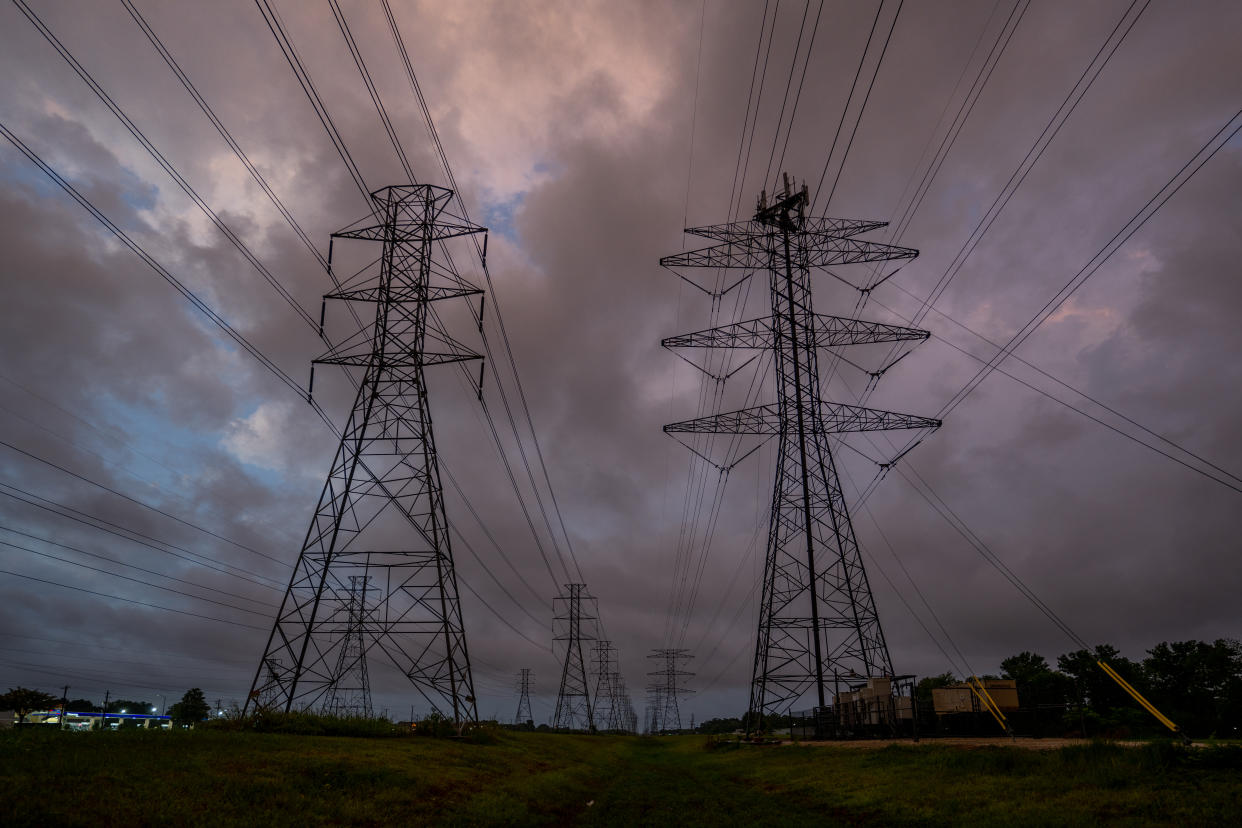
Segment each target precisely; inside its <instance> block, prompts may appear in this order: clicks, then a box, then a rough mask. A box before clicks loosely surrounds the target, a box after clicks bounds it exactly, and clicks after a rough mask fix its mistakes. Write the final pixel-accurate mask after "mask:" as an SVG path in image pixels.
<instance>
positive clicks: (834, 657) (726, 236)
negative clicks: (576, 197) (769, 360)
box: [660, 176, 940, 728]
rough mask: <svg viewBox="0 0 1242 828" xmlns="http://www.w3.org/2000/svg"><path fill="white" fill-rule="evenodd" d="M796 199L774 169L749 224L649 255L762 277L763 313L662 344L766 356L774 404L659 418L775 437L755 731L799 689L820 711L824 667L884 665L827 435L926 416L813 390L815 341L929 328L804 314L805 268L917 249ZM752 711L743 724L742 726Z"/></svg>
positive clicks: (902, 337) (922, 334)
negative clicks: (774, 182)
mask: <svg viewBox="0 0 1242 828" xmlns="http://www.w3.org/2000/svg"><path fill="white" fill-rule="evenodd" d="M808 204H809V198H808V192H807V189H806V186H805V185H803V187H802V189H801V191H798V192H793V191H791V189H790V185H789V177H788V176H785V186H784V192H783V193H781V194H779V195H778V196H775V197H774V200H773V201H772V203H769V202H768V197H767V193H766V192H765V193H763V194H762V195H761V196H760V199H759V205H758V209H757V210H756V212H755V216H754V218H753V219H752V220H749V221H738V222H731V223H728V224H719V225H713V226H710V227H696V228H690V229H687V230H686V232H687V233H689V234H692V235H695V236H700V237H704V238H708V239H712V240H714V241H715V242H717V243H716V244H714V245H711V246H709V247H705V248H702V249H698V250H693V251H689V252H686V253H680V254H678V255H675V256H668V257H665V258H663V259H661V260H660V264H661V265H663V266H664V267H667V268H670V269H672V270H673V271H674V272H675V273H677V272H678V271H679V269H681V268H712V269H716V268H736V269H743V270H746V271H749V272H751V273H755V272H763V271H766V272H767V275H768V286H769V292H770V294H771V308H772V313H771V315H770V316H767V317H764V318H761V319H751V320H748V321H745V322H739V323H736V324H731V325H724V326H721V327H717V328H711V329H708V330H703V331H698V332H695V333H690V334H684V335H682V336H675V337H670V338H668V339H665V340H664V341H663V343H662V344H663V345H664V346H665V347H666V348H749V349H766V350H769V351H771V352H772V353H773V354H774V357H775V369H776V370H775V373H776V391H777V401H776V403H775V404H767V405H761V406H758V407H755V408H747V409H744V410H740V411H733V412H730V413H723V414H714V415H711V416H707V417H701V418H698V419H694V420H687V421H684V422H680V423H673V424H671V425H667V426H665V427H664V431H665V432H667V433H670V434H745V435H759V436H763V437H765V438H766V437H776V438H778V454H777V461H776V480H775V483H774V485H773V494H772V504H771V515H770V519H769V530H768V541H767V555H766V561H765V565H764V580H763V595H762V598H761V605H760V615H759V629H758V635H757V641H756V646H755V661H754V669H753V672H752V680H751V694H750V706H749V708H748V710H749V711H750V712H751V713H752V714H753V716H751V717H748V726H751V727H755V726H757V727H759V728H762V727H763V719H764V717H765V716H769V715H780V714H783V713H786V712H787V711H788V710H790V709H791V707H792V706H793V705H794V704H795V703H797V702H798V700H799V699H801V698H802V697H803V696H804V695H805V694H807V693H808V692H810V693H812V694H813V698H814V699H815V702H817V703H818V705H819V707H824V706H825V704H826V702H827V701H828V698H827V694H826V690H827V689H829V688H831V686H832V683H833V682H834V680H835V677H836V676H838V675H850V674H853V675H855V676H880V675H892V672H893V668H892V662H891V659H890V657H889V652H888V645H887V644H886V642H885V640H884V634H883V631H882V630H881V628H880V621H879V618H878V616H877V614H876V608H875V602H874V600H873V599H872V595H871V587H870V585H869V584H868V582H867V575H866V572H865V571H864V569H863V564H862V559H861V557H860V556H859V551H858V543H857V541H856V539H855V537H854V529H853V526H852V525H851V523H850V516H849V511H848V509H847V508H846V504H845V498H844V496H843V494H842V490H841V483H840V480H839V479H838V476H837V469H836V465H835V461H834V458H833V453H832V451H831V448H830V443H829V440H830V435H835V434H841V433H844V432H854V431H878V430H885V429H932V428H937V427H939V425H940V422H939V421H938V420H932V419H928V418H925V417H916V416H911V415H906V414H895V413H892V412H888V411H877V410H873V409H868V408H861V407H858V406H852V405H845V404H842V403H833V402H827V401H825V400H823V399H822V398H821V396H820V373H819V363H818V356H817V355H818V351H819V349H820V348H828V347H838V346H843V345H857V344H864V343H875V342H902V341H907V340H911V341H921V340H924V339H926V338H927V337H928V336H929V334H928V333H927V332H926V331H921V330H916V329H913V328H902V327H897V326H894V325H885V324H881V323H877V322H863V321H858V320H854V319H846V318H841V317H835V316H826V315H823V314H817V313H815V312H814V310H813V309H812V303H811V281H810V275H811V271H812V270H823V269H825V268H829V267H837V266H844V265H849V264H855V263H864V262H885V261H900V260H907V259H912V258H914V257H915V256H916V255H918V251H917V250H912V249H910V248H906V247H896V246H893V245H886V244H878V243H875V242H868V241H861V240H859V239H857V238H855V237H856V236H857V235H859V234H861V233H864V232H866V231H868V230H874V229H876V228H879V227H884V226H885V224H886V223H885V222H878V221H862V220H852V219H834V218H827V217H823V218H817V217H809V216H807V215H806V210H807V207H808ZM678 275H681V274H680V273H678ZM683 278H688V277H684V276H683ZM706 292H709V293H710V291H706ZM716 298H718V297H717V296H716V295H715V294H713V299H714V300H715V299H716ZM885 370H886V369H885ZM894 462H895V461H894ZM753 717H757V721H754V722H750V721H749V719H750V718H753Z"/></svg>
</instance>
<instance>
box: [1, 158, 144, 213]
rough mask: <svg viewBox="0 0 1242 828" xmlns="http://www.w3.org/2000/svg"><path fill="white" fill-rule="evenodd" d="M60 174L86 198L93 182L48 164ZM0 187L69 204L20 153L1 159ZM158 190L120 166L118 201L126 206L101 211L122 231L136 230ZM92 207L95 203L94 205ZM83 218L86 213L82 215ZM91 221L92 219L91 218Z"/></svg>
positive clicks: (46, 178) (37, 197) (56, 186)
mask: <svg viewBox="0 0 1242 828" xmlns="http://www.w3.org/2000/svg"><path fill="white" fill-rule="evenodd" d="M52 169H53V170H55V171H56V172H57V173H58V174H59V175H61V177H63V178H64V179H65V180H66V181H67V182H68V183H69V184H70V185H71V186H72V187H74V188H75V189H76V190H78V191H79V192H80V193H82V195H83V196H85V197H87V198H88V199H89V198H90V197H91V192H90V190H91V189H92V187H91V184H92V183H95V182H86V181H81V180H74V178H73V176H70V175H68V174H66V173H65V171H64V170H61V169H58V168H57V167H56V166H54V165H52ZM0 186H3V187H4V189H5V190H8V191H14V190H20V191H26V192H28V193H30V195H31V196H32V197H33V198H34V199H35V200H38V201H43V200H47V199H64V201H65V202H66V203H72V201H73V199H72V196H70V195H69V194H68V193H67V192H65V191H64V189H63V188H62V187H61V186H60V185H59V184H58V183H56V182H55V181H53V180H52V178H51V177H50V176H49V175H48V174H47V173H45V172H44V171H43V170H41V169H40V168H39V167H37V166H35V165H34V163H32V162H31V161H29V160H28V159H27V158H25V157H24V156H14V157H12V160H11V161H9V160H8V159H6V160H5V163H3V164H0ZM159 195H160V189H159V187H157V186H155V185H154V184H152V183H150V182H148V181H144V180H143V179H142V178H141V177H140V176H138V175H137V174H136V173H135V172H134V171H133V170H131V169H129V168H127V167H123V168H122V169H121V174H120V198H121V201H122V202H123V203H124V204H125V205H126V206H127V207H129V208H130V210H129V211H128V212H127V213H126V214H125V215H119V216H118V215H111V214H107V213H105V215H107V217H108V219H110V220H111V221H112V222H113V223H115V224H116V225H117V226H118V227H120V228H121V229H122V230H125V231H138V230H145V229H147V226H146V223H145V222H144V221H143V220H142V218H141V213H143V212H144V211H152V210H154V209H156V207H157V206H158V205H159ZM95 206H96V207H98V206H99V205H98V204H96V205H95ZM83 217H84V218H86V217H87V216H86V215H85V214H84V215H83ZM90 220H91V221H94V220H95V219H93V218H91V219H90Z"/></svg>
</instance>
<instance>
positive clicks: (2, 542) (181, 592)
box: [0, 540, 275, 618]
mask: <svg viewBox="0 0 1242 828" xmlns="http://www.w3.org/2000/svg"><path fill="white" fill-rule="evenodd" d="M0 546H7V547H9V548H10V549H16V550H18V551H20V552H29V553H30V554H31V555H38V556H40V557H43V558H47V559H48V560H52V561H59V562H60V563H67V564H71V565H73V566H76V567H78V568H79V569H89V570H90V571H91V572H99V573H102V574H104V575H107V576H109V577H111V578H119V579H121V580H123V581H129V582H131V583H135V584H142V585H143V586H148V587H151V588H152V589H162V590H164V591H165V592H171V593H173V594H174V595H182V596H185V597H186V598H193V599H195V600H198V601H206V602H207V603H209V604H215V605H216V606H218V607H227V608H228V609H232V610H237V611H238V612H248V613H250V614H251V615H258V616H260V617H261V618H270V617H271V616H270V615H269V613H266V612H260V611H259V610H253V609H249V608H248V607H239V606H237V605H236V604H229V603H226V602H224V601H217V600H216V599H214V598H207V597H205V596H203V595H195V594H194V593H192V592H186V591H184V590H180V589H174V588H173V587H168V586H161V585H160V584H153V583H151V582H150V581H144V580H142V579H141V578H131V577H130V576H128V575H122V574H121V573H119V572H113V571H111V570H108V569H103V568H102V567H98V566H89V565H87V564H84V563H82V562H81V561H74V560H71V559H69V558H62V557H60V556H59V555H53V554H51V553H50V552H40V551H39V550H37V549H31V548H30V547H28V546H22V545H20V544H16V543H10V542H9V541H6V540H0ZM272 609H273V610H274V609H275V607H272Z"/></svg>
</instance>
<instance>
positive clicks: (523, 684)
mask: <svg viewBox="0 0 1242 828" xmlns="http://www.w3.org/2000/svg"><path fill="white" fill-rule="evenodd" d="M534 722H535V717H534V716H533V715H531V712H530V668H529V667H523V668H522V672H521V673H520V674H518V705H517V715H515V716H514V717H513V723H514V724H515V725H517V726H519V727H521V726H523V725H533V724H534Z"/></svg>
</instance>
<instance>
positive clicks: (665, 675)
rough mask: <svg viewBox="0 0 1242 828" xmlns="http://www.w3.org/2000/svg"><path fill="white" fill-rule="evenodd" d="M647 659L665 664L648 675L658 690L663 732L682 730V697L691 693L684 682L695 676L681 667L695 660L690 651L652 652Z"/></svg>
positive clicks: (657, 696)
mask: <svg viewBox="0 0 1242 828" xmlns="http://www.w3.org/2000/svg"><path fill="white" fill-rule="evenodd" d="M647 658H650V659H655V660H657V661H662V662H664V664H663V666H662V667H661V668H660V669H659V670H653V671H652V672H650V673H648V674H647V675H649V676H652V677H653V678H654V679H655V681H654V682H653V683H652V684H653V686H654V687H655V688H656V689H657V691H658V692H657V693H656V698H657V699H658V705H657V706H658V708H659V711H660V712H659V723H660V729H661V730H681V704H680V701H679V699H680V697H681V696H685V695H687V694H689V693H691V692H692V691H691V690H688V689H687V688H686V687H685V684H684V680H685V679H687V678H689V677H690V676H692V675H694V673H688V672H686V671H685V670H682V669H680V665H682V664H684V663H685V662H687V661H689V660H690V659H692V658H694V656H692V655H690V651H689V650H669V649H665V650H652V651H651V655H649V656H647Z"/></svg>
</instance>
